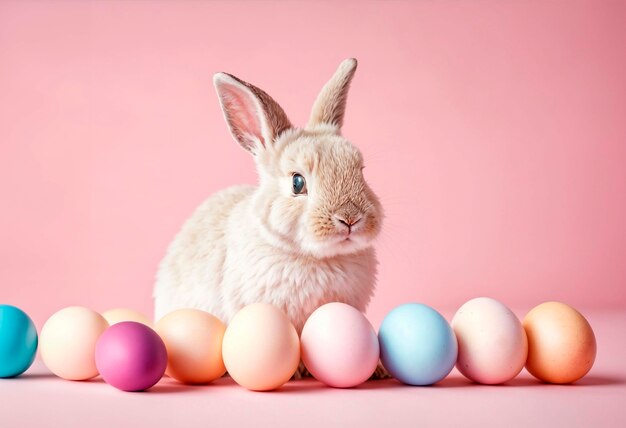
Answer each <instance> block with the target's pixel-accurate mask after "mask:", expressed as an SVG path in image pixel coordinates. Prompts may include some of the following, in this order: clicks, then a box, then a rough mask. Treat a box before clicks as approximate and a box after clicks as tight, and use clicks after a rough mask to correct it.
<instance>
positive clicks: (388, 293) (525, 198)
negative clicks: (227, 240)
mask: <svg viewBox="0 0 626 428" xmlns="http://www.w3.org/2000/svg"><path fill="white" fill-rule="evenodd" d="M625 19H626V3H625V2H621V1H613V2H611V1H601V2H596V1H587V2H580V1H550V2H523V1H517V2H501V1H476V2H469V1H467V2H463V1H439V2H434V1H427V2H399V1H394V2H386V3H374V2H341V3H340V4H339V3H335V2H330V1H329V2H315V3H313V2H285V3H280V2H260V1H259V2H248V3H243V2H198V1H192V2H173V1H172V2H166V1H163V2H159V1H136V2H132V1H131V2H118V1H108V2H107V1H101V2H96V1H92V2H83V1H80V2H79V1H76V2H24V1H22V2H10V1H1V2H0V201H1V204H0V301H1V302H2V303H11V304H15V305H18V306H21V307H23V308H24V309H25V310H26V311H27V312H29V313H30V314H31V315H32V316H33V318H34V319H35V321H36V323H37V324H38V326H39V327H41V325H42V324H43V322H44V321H45V319H46V318H47V316H49V315H50V314H51V313H52V312H54V311H56V310H58V309H60V308H61V307H63V306H66V305H70V304H80V305H85V306H90V307H92V308H94V309H96V310H106V309H109V308H112V307H119V306H126V307H131V308H135V309H138V310H141V311H143V312H146V313H151V310H152V301H151V289H152V285H153V277H154V273H155V270H156V266H157V263H158V262H159V260H160V259H161V257H162V256H163V254H164V251H165V248H166V246H167V244H168V243H169V241H170V240H171V239H172V237H173V235H174V234H175V232H176V231H177V230H178V228H179V227H180V226H181V224H182V222H183V221H184V220H185V219H186V218H187V216H189V214H190V213H191V212H192V210H193V209H194V208H195V207H196V206H197V205H198V204H199V203H200V202H201V201H202V200H203V199H204V198H205V197H207V196H208V195H209V194H211V193H212V192H214V191H216V190H218V189H221V188H224V187H226V186H229V185H233V184H237V183H253V182H254V181H255V171H254V168H253V162H252V160H251V158H250V157H249V156H248V154H247V153H246V152H244V151H243V150H241V149H240V148H239V147H238V146H237V145H236V143H235V142H234V141H233V140H232V139H231V137H230V135H229V133H228V130H227V128H226V125H225V123H224V122H223V119H222V115H221V112H220V111H219V106H218V102H217V98H216V95H215V93H214V90H213V87H212V83H211V76H212V74H213V73H214V72H216V71H228V72H231V73H233V74H235V75H237V76H239V77H241V78H243V79H246V80H249V81H250V82H252V83H254V84H256V85H258V86H260V87H261V88H263V89H265V90H267V91H268V92H269V93H270V94H271V95H272V96H274V97H275V98H276V99H277V100H278V101H279V102H280V103H281V104H282V105H283V107H284V108H285V110H286V111H287V113H288V114H289V115H290V118H291V119H292V121H293V122H294V123H298V124H304V122H305V120H306V118H307V116H308V113H309V108H310V106H311V104H312V102H313V100H314V98H315V96H316V94H317V92H318V90H319V89H320V88H321V86H322V85H323V83H324V82H325V81H326V79H327V78H329V77H330V75H331V74H332V72H333V71H334V69H335V67H336V66H337V64H338V63H339V62H340V60H342V59H344V58H346V57H351V56H354V57H356V58H358V59H359V61H360V66H359V70H358V71H357V75H356V77H355V80H354V82H353V87H352V91H351V94H350V97H349V102H348V110H347V116H346V125H345V127H344V134H345V135H346V136H347V137H348V138H349V139H351V140H352V141H353V142H354V143H355V144H356V145H357V146H359V147H360V148H361V149H362V151H363V153H364V156H365V159H366V164H367V169H366V177H367V178H368V180H369V181H370V183H371V185H372V187H373V188H374V189H375V190H376V191H377V193H378V194H379V195H380V197H381V199H382V201H383V204H384V206H385V209H386V212H387V220H386V223H385V225H384V233H383V236H382V237H381V239H380V242H379V244H378V249H379V254H380V260H381V272H380V281H379V288H378V293H377V295H376V297H375V299H374V301H373V303H372V305H371V307H370V317H371V319H372V320H373V321H374V322H378V321H379V320H380V319H381V317H382V316H383V315H384V313H385V312H386V311H387V310H389V309H390V308H391V307H393V306H395V305H397V304H399V303H403V302H406V301H415V300H416V301H421V302H424V303H428V304H431V305H433V306H435V307H437V308H439V309H442V310H448V311H449V310H454V309H455V308H456V307H458V306H459V305H460V304H462V303H463V302H464V301H465V300H467V299H469V298H471V297H475V296H479V295H489V296H492V297H495V298H499V299H501V300H503V301H504V302H505V303H507V304H509V305H511V306H513V307H515V308H521V309H522V312H524V311H525V310H527V309H529V308H530V307H531V306H534V305H535V304H537V303H540V302H542V301H545V300H549V299H557V300H562V301H565V302H568V303H570V304H572V305H574V306H577V307H580V308H589V309H590V310H591V309H593V310H598V309H610V308H613V309H619V308H624V307H626V263H625V261H626V226H625V225H626V222H625V219H626V167H625V165H626V120H625V119H626V77H625V76H626V55H625V48H624V46H625V42H626V26H625V25H624V22H625Z"/></svg>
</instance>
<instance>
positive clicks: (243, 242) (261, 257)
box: [154, 59, 383, 333]
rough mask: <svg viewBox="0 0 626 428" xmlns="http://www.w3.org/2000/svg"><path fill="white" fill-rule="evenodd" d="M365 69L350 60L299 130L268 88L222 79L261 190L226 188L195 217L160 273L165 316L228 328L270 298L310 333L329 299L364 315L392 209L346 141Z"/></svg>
mask: <svg viewBox="0 0 626 428" xmlns="http://www.w3.org/2000/svg"><path fill="white" fill-rule="evenodd" d="M356 64H357V63H356V60H354V59H348V60H345V61H343V62H342V63H341V65H340V66H339V68H338V69H337V71H336V73H335V74H334V76H333V77H332V78H331V80H330V81H329V82H328V83H327V84H326V85H325V86H324V88H323V89H322V92H321V93H320V95H319V96H318V98H317V100H316V102H315V105H314V107H313V111H312V114H311V118H310V121H309V123H308V124H307V126H306V127H305V128H304V129H298V128H294V127H293V126H292V125H291V123H290V122H289V119H288V118H287V115H286V114H285V112H284V111H283V110H282V108H281V107H280V106H279V105H278V104H277V103H276V102H275V101H274V100H273V99H272V98H271V97H270V96H269V95H267V94H266V93H265V92H263V91H262V90H260V89H259V88H256V87H255V86H252V85H250V84H248V83H246V82H243V81H242V80H239V79H237V78H236V77H234V76H231V75H229V74H225V73H217V74H216V75H215V76H214V84H215V88H216V90H217V93H218V96H219V100H220V103H221V106H222V109H223V112H224V117H225V119H226V122H227V124H228V126H229V128H230V131H231V133H232V135H233V137H234V138H235V140H236V141H237V142H238V143H239V144H240V145H241V146H243V147H244V148H245V149H246V150H248V151H249V152H251V153H252V155H253V156H254V159H255V162H256V165H257V169H258V173H259V185H258V186H254V187H253V186H235V187H231V188H228V189H226V190H222V191H220V192H218V193H216V194H215V195H213V196H211V197H209V198H208V199H207V200H206V201H205V202H204V203H203V204H202V205H200V207H199V208H198V209H197V210H196V211H195V213H194V214H193V215H192V216H191V218H190V219H189V220H187V222H186V223H185V224H184V226H183V228H182V229H181V231H180V232H179V233H178V235H177V236H176V238H175V239H174V241H173V242H172V244H171V245H170V247H169V249H168V251H167V254H166V256H165V258H164V259H163V261H162V262H161V265H160V268H159V271H158V274H157V281H156V286H155V288H154V300H155V318H156V319H157V320H158V319H159V318H161V317H162V316H163V315H165V314H166V313H168V312H170V311H172V310H175V309H179V308H187V307H188V308H198V309H203V310H205V311H207V312H210V313H212V314H214V315H216V316H217V317H218V318H220V319H222V320H223V321H224V322H226V323H228V322H229V321H230V319H231V318H232V316H233V315H234V314H235V313H236V312H237V311H238V310H239V309H241V308H242V307H244V306H245V305H248V304H251V303H255V302H266V303H271V304H273V305H275V306H277V307H278V308H280V309H282V310H283V311H284V312H285V313H286V314H287V315H288V316H289V318H290V319H291V321H292V322H293V324H294V325H295V327H296V329H297V331H298V333H300V332H301V330H302V327H303V325H304V322H305V321H306V319H307V318H308V316H309V315H310V314H311V313H312V312H313V311H314V310H315V309H316V308H318V307H319V306H321V305H323V304H325V303H328V302H334V301H339V302H344V303H347V304H350V305H352V306H354V307H356V308H358V309H360V310H361V311H365V309H366V307H367V304H368V302H369V300H370V298H371V296H372V293H373V291H374V287H375V282H376V265H377V260H376V255H375V252H374V248H373V247H372V241H373V240H374V238H375V237H376V236H377V235H378V233H379V231H380V227H381V221H382V218H383V213H382V208H381V205H380V202H379V200H378V198H377V197H376V195H375V194H374V192H373V191H372V190H371V189H370V187H369V186H368V185H367V183H366V182H365V180H364V178H363V174H362V168H363V159H362V156H361V153H360V152H359V150H358V149H357V148H356V147H354V146H353V145H352V144H351V143H350V142H348V140H346V139H345V138H344V137H342V136H341V135H340V129H341V125H342V123H343V116H344V109H345V104H346V98H347V92H348V87H349V85H350V81H351V80H352V77H353V75H354V71H355V70H356ZM296 173H297V174H301V175H302V177H304V179H305V180H306V194H295V193H294V192H295V190H294V184H293V180H294V178H293V176H294V174H296Z"/></svg>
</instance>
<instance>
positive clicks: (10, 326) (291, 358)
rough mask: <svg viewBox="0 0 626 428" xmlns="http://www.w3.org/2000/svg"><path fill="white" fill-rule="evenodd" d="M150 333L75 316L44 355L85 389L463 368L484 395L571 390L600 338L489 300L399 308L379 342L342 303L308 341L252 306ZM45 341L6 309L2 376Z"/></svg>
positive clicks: (341, 378)
mask: <svg viewBox="0 0 626 428" xmlns="http://www.w3.org/2000/svg"><path fill="white" fill-rule="evenodd" d="M137 321H138V322H137ZM149 325H150V322H149V320H147V319H146V318H145V317H142V316H141V315H139V314H137V313H135V312H132V311H123V310H121V311H120V310H115V311H109V312H106V313H104V314H103V315H100V314H98V313H96V312H94V311H91V310H89V309H87V308H83V307H69V308H65V309H62V310H61V311H59V312H57V313H55V314H54V315H53V316H52V317H50V318H49V319H48V321H47V322H46V323H45V325H44V327H43V328H42V330H41V335H40V337H39V348H40V352H41V356H42V359H43V361H44V363H45V364H46V365H47V367H48V368H49V369H50V370H51V371H52V372H53V373H54V374H56V375H57V376H59V377H62V378H64V379H69V380H85V379H90V378H92V377H95V376H97V375H98V374H100V375H101V376H102V378H103V379H104V380H105V381H106V382H108V383H109V384H111V385H113V386H115V387H117V388H119V389H122V390H125V391H139V390H145V389H148V388H150V387H151V386H153V385H154V384H156V383H157V382H158V381H159V380H160V379H161V377H162V376H163V374H164V373H165V372H167V374H168V375H169V376H171V377H173V378H175V379H177V380H179V381H180V382H183V383H190V384H204V383H209V382H211V381H213V380H215V379H217V378H219V377H221V376H222V375H223V374H224V373H225V372H226V371H228V372H229V374H230V376H231V377H232V378H233V379H234V380H235V381H236V382H237V383H239V384H240V385H242V386H244V387H246V388H248V389H251V390H259V391H262V390H272V389H276V388H278V387H280V386H281V385H282V384H284V383H285V382H287V381H288V380H289V379H290V378H291V377H292V376H293V374H294V373H295V372H296V370H297V368H298V365H299V362H300V360H302V362H303V363H304V366H305V367H306V369H307V370H308V371H309V372H310V373H311V374H312V375H313V376H314V377H315V378H317V379H318V380H320V381H322V382H324V383H325V384H327V385H330V386H334V387H352V386H356V385H359V384H360V383H362V382H364V381H365V380H367V379H368V378H369V377H371V375H372V374H373V373H374V371H375V370H376V368H377V365H378V363H379V361H380V362H382V364H383V366H384V368H385V369H386V370H387V371H388V372H389V374H390V375H391V376H393V377H394V378H396V379H398V380H399V381H401V382H404V383H406V384H410V385H430V384H433V383H436V382H439V381H440V380H442V379H443V378H445V377H446V376H447V375H448V373H450V371H451V370H452V368H453V367H454V366H455V364H456V366H457V368H458V369H459V371H460V372H461V373H462V374H463V375H465V376H466V377H467V378H469V379H471V380H473V381H475V382H478V383H483V384H498V383H503V382H506V381H508V380H510V379H512V378H514V377H515V376H517V374H518V373H519V372H520V371H521V370H522V368H523V367H524V365H525V366H526V368H527V369H528V371H529V372H530V373H531V374H533V375H534V376H536V377H537V378H539V379H541V380H544V381H547V382H552V383H569V382H574V381H576V380H578V379H579V378H581V377H582V376H584V375H585V374H586V373H587V372H588V371H589V369H590V368H591V366H592V365H593V362H594V359H595V353H596V343H595V337H594V334H593V330H592V329H591V327H590V325H589V323H588V322H587V320H586V319H585V318H584V317H583V316H582V315H581V314H580V313H579V312H577V311H576V310H575V309H573V308H571V307H570V306H567V305H565V304H563V303H558V302H548V303H543V304H541V305H539V306H537V307H535V308H534V309H533V310H531V311H530V312H529V313H528V314H527V315H526V317H525V318H524V322H523V324H522V323H520V321H519V320H518V319H517V317H516V316H515V314H513V312H512V311H511V310H510V309H508V308H507V307H506V306H505V305H503V304H502V303H500V302H498V301H497V300H494V299H490V298H484V297H483V298H477V299H473V300H470V301H469V302H467V303H465V304H464V305H463V306H462V307H461V308H460V309H459V310H458V311H457V313H456V314H455V316H454V318H453V320H452V324H451V325H450V324H448V322H447V321H446V320H445V318H444V317H443V316H442V315H440V314H439V313H438V312H437V311H435V310H434V309H432V308H431V307H429V306H426V305H423V304H417V303H409V304H404V305H401V306H398V307H396V308H395V309H393V310H392V311H391V312H389V313H388V314H387V316H386V317H385V318H384V320H383V322H382V324H381V327H380V330H379V333H378V335H376V332H375V330H374V329H373V327H372V326H371V324H370V323H369V321H368V320H367V319H366V318H365V316H364V315H363V314H362V313H361V312H359V311H358V310H356V309H355V308H353V307H351V306H349V305H346V304H343V303H329V304H326V305H324V306H321V307H320V308H318V309H317V310H316V311H314V312H313V314H312V315H311V316H310V317H309V319H308V320H307V321H306V323H305V325H304V327H303V329H302V334H301V336H300V337H298V334H297V332H296V329H295V328H294V326H293V325H292V324H291V322H290V321H289V319H288V318H287V316H286V315H285V314H284V313H283V312H281V311H280V310H278V309H277V308H275V307H273V306H271V305H268V304H263V303H256V304H252V305H249V306H246V307H244V308H243V309H242V310H241V311H239V312H238V313H237V314H236V315H235V316H234V317H233V319H232V320H231V322H230V324H229V325H228V327H226V326H225V325H224V324H223V323H222V322H221V321H220V320H219V319H217V318H216V317H214V316H213V315H211V314H209V313H207V312H204V311H200V310H196V309H180V310H177V311H174V312H172V313H170V314H168V315H166V316H165V317H163V318H162V319H161V320H159V321H158V322H157V323H156V324H155V325H154V329H153V328H151V327H150V326H149ZM37 340H38V339H37V332H36V330H35V327H34V325H33V323H32V321H31V320H30V318H29V317H28V316H27V315H26V314H25V313H24V312H22V311H21V310H19V309H18V308H15V307H13V306H8V305H0V377H11V376H17V375H19V374H21V373H22V372H23V371H25V370H26V369H27V368H28V367H29V366H30V364H31V363H32V361H33V359H34V355H35V351H36V349H37Z"/></svg>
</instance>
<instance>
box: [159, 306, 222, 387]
mask: <svg viewBox="0 0 626 428" xmlns="http://www.w3.org/2000/svg"><path fill="white" fill-rule="evenodd" d="M154 328H155V330H156V332H157V333H158V334H159V336H161V339H163V342H165V347H166V348H167V355H168V365H167V374H168V375H169V376H171V377H173V378H174V379H176V380H179V381H180V382H183V383H189V384H202V383H209V382H211V381H213V380H215V379H217V378H219V377H221V376H222V375H223V374H224V373H225V372H226V368H225V367H224V361H223V360H222V339H223V337H224V331H225V330H226V326H225V325H224V323H222V321H220V320H219V319H218V318H216V317H215V316H213V315H211V314H210V313H208V312H205V311H201V310H199V309H179V310H176V311H173V312H170V313H169V314H167V315H165V316H164V317H163V318H161V319H160V320H159V321H158V322H157V323H156V325H155V327H154Z"/></svg>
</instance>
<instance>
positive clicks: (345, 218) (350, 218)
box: [334, 213, 362, 233]
mask: <svg viewBox="0 0 626 428" xmlns="http://www.w3.org/2000/svg"><path fill="white" fill-rule="evenodd" d="M334 217H335V221H336V222H338V223H339V224H340V225H344V226H346V227H347V228H348V233H350V232H352V228H353V227H354V225H356V224H357V223H358V222H360V221H361V218H362V217H361V216H360V215H359V214H356V215H353V214H342V213H337V214H335V215H334Z"/></svg>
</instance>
